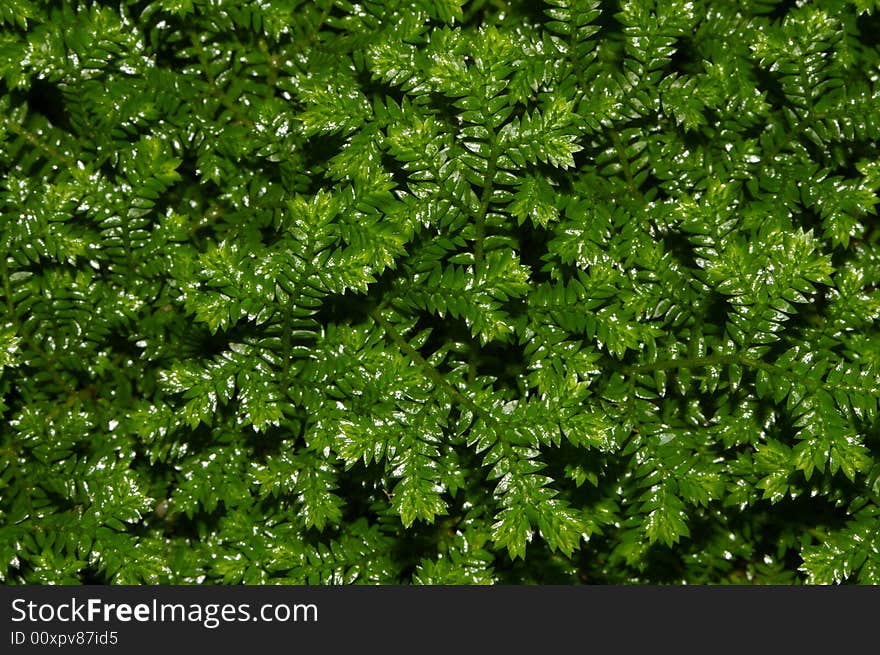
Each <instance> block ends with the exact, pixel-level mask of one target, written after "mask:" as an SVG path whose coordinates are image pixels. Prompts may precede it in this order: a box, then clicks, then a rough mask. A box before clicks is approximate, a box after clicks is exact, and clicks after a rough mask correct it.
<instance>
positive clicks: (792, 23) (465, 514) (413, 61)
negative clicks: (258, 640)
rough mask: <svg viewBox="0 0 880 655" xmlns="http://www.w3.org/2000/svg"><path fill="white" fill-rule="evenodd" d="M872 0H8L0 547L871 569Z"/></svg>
mask: <svg viewBox="0 0 880 655" xmlns="http://www.w3.org/2000/svg"><path fill="white" fill-rule="evenodd" d="M876 10H877V3H876V2H870V1H867V0H859V1H856V2H852V1H845V0H819V1H817V2H802V3H792V2H775V1H766V0H760V1H746V0H741V1H737V2H733V1H725V2H709V1H708V0H697V1H687V2H686V1H685V0H672V1H670V2H654V1H653V0H621V1H620V2H619V3H618V2H611V1H601V2H600V1H598V0H549V1H548V2H546V4H544V5H539V4H537V3H530V2H518V1H516V0H511V1H509V2H508V1H505V0H497V1H494V0H493V1H485V0H474V1H472V2H463V1H462V0H447V1H443V2H433V1H428V0H419V1H417V2H400V1H399V0H367V1H365V2H361V3H357V4H355V3H350V2H347V1H346V0H316V1H315V2H304V1H302V0H261V1H259V2H256V1H253V2H251V1H248V2H218V1H213V0H212V1H208V0H137V1H135V0H123V2H121V3H119V2H116V3H109V2H107V3H105V2H98V1H92V0H77V1H70V2H67V1H64V2H50V1H48V0H45V1H43V0H14V1H12V2H6V3H5V4H4V5H3V8H2V9H0V23H2V25H3V30H2V33H0V139H2V148H0V167H2V169H3V177H2V182H0V248H2V258H0V294H2V303H0V305H2V314H0V416H2V422H0V580H2V581H4V582H7V583H49V582H52V583H70V582H73V583H76V582H107V583H120V584H122V583H184V584H189V583H224V584H235V583H254V584H259V583H310V584H330V583H333V584H341V583H392V582H393V583H418V584H483V583H498V582H503V583H581V582H586V583H681V582H687V583H743V582H755V583H786V584H787V583H795V582H813V583H841V582H858V583H872V584H876V583H880V556H878V551H877V546H876V544H877V529H878V525H880V523H878V521H880V517H878V506H880V422H878V421H880V418H878V403H880V332H878V330H877V318H878V315H880V296H878V295H877V284H878V282H880V249H878V240H880V229H878V220H877V211H876V206H877V203H878V194H877V192H878V188H880V166H878V164H877V161H878V155H880V151H878V147H877V144H878V143H880V110H878V107H880V87H878V82H877V71H878V66H880V56H878V39H877V37H878V34H880V22H878V20H880V16H878V13H877V11H876Z"/></svg>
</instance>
